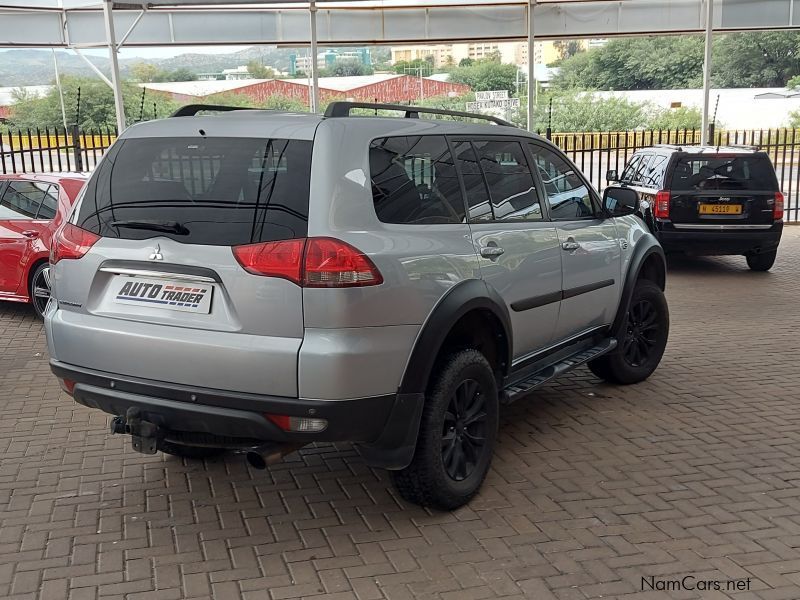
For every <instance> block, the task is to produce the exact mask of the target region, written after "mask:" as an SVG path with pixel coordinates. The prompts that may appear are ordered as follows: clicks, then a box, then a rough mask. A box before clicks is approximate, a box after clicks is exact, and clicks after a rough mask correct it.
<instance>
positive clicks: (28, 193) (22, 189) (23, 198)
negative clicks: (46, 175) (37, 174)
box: [0, 181, 49, 219]
mask: <svg viewBox="0 0 800 600" xmlns="http://www.w3.org/2000/svg"><path fill="white" fill-rule="evenodd" d="M48 187H49V184H42V183H35V182H33V181H12V182H11V183H9V184H8V187H7V188H6V191H5V193H4V194H3V199H2V200H0V218H2V219H35V218H36V213H37V212H38V211H39V205H40V204H41V203H42V199H43V198H44V196H45V192H46V191H47V188H48Z"/></svg>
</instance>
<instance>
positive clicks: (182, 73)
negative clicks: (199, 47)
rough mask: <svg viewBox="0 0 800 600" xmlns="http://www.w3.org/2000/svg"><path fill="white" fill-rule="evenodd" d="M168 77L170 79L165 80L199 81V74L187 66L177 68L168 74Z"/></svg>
mask: <svg viewBox="0 0 800 600" xmlns="http://www.w3.org/2000/svg"><path fill="white" fill-rule="evenodd" d="M168 77H169V79H166V80H165V81H197V74H196V73H194V72H193V71H191V70H190V69H187V68H186V67H181V68H180V69H175V70H174V71H172V72H171V73H169V74H168Z"/></svg>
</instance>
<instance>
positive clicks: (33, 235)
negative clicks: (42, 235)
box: [22, 229, 39, 239]
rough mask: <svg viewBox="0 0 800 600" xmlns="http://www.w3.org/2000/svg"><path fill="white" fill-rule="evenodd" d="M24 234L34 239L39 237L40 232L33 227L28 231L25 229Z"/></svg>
mask: <svg viewBox="0 0 800 600" xmlns="http://www.w3.org/2000/svg"><path fill="white" fill-rule="evenodd" d="M22 235H24V236H25V237H26V238H30V239H34V238H38V237H39V232H38V231H34V230H33V229H28V230H27V231H23V232H22Z"/></svg>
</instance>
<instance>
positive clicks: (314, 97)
mask: <svg viewBox="0 0 800 600" xmlns="http://www.w3.org/2000/svg"><path fill="white" fill-rule="evenodd" d="M308 12H309V17H310V19H311V112H317V111H319V69H318V66H317V3H316V2H315V1H314V0H311V2H310V3H309V5H308Z"/></svg>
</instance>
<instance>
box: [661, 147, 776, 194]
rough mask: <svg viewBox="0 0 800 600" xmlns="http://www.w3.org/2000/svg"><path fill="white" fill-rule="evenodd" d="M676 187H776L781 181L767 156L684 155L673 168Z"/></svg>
mask: <svg viewBox="0 0 800 600" xmlns="http://www.w3.org/2000/svg"><path fill="white" fill-rule="evenodd" d="M670 189H673V190H692V191H703V190H746V191H776V190H777V189H778V181H777V179H776V177H775V171H774V169H773V168H772V163H771V162H770V161H769V158H768V157H766V156H763V155H762V156H759V155H751V154H748V155H742V156H682V157H680V158H679V159H678V161H677V163H676V164H675V167H674V168H673V170H672V181H671V183H670Z"/></svg>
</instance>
